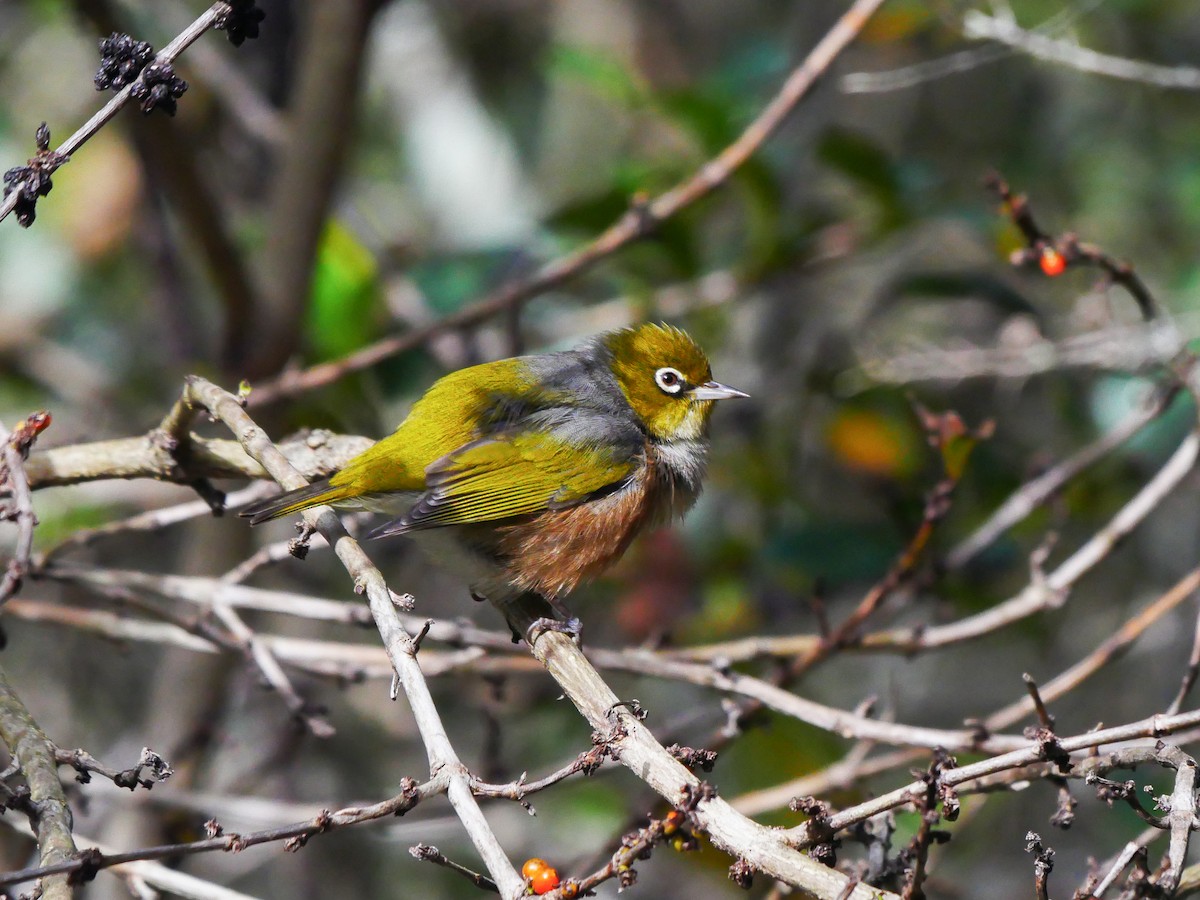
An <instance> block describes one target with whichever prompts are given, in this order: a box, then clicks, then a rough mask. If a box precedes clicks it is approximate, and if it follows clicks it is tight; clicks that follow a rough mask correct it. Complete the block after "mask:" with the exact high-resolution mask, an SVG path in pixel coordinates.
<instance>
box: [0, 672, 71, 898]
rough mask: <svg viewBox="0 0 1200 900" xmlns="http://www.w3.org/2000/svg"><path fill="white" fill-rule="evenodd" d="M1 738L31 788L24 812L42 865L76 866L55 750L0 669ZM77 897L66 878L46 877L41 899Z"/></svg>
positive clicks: (69, 819) (68, 808)
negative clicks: (73, 864) (34, 835)
mask: <svg viewBox="0 0 1200 900" xmlns="http://www.w3.org/2000/svg"><path fill="white" fill-rule="evenodd" d="M0 740H3V741H4V746H5V747H6V748H7V749H8V752H9V754H10V755H11V756H12V758H13V759H14V760H15V761H16V763H17V766H18V767H19V768H20V771H21V774H22V775H23V776H24V778H25V784H26V785H27V787H28V790H29V794H28V798H27V800H28V802H27V804H22V805H23V806H24V807H25V808H24V809H23V810H22V811H23V812H25V813H26V814H27V815H28V816H29V820H30V822H31V823H32V825H33V829H34V831H35V833H36V836H37V844H38V853H39V861H40V863H41V865H42V866H43V867H55V866H69V865H71V864H72V863H74V862H78V860H77V859H76V848H75V840H74V837H73V836H72V834H71V808H70V807H69V806H68V805H67V797H66V794H65V793H63V789H62V783H61V782H60V781H59V780H58V763H57V760H56V759H55V755H54V753H55V747H54V745H53V744H52V743H51V742H50V740H49V739H48V738H47V737H46V735H45V734H43V733H42V730H41V728H39V727H38V724H37V722H36V721H35V720H34V718H33V716H32V715H30V713H29V710H28V709H26V708H25V704H24V703H22V702H21V698H20V697H18V696H17V693H16V691H14V690H13V688H12V685H10V684H9V683H8V679H7V678H6V677H5V675H4V672H3V670H0ZM56 871H57V872H64V871H67V869H65V868H58V869H57V870H56ZM73 893H74V892H73V891H72V890H71V887H70V884H69V882H68V879H67V878H65V877H63V876H61V875H58V876H57V877H48V878H46V879H45V880H44V881H43V883H42V897H43V898H51V900H70V897H71V896H72V895H73Z"/></svg>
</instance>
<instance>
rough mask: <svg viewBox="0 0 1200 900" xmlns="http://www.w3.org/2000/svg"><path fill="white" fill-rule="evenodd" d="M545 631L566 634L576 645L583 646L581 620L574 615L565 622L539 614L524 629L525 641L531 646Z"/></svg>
mask: <svg viewBox="0 0 1200 900" xmlns="http://www.w3.org/2000/svg"><path fill="white" fill-rule="evenodd" d="M547 631H557V632H558V633H559V634H565V635H568V636H569V637H570V638H571V640H573V641H574V642H575V643H576V644H577V645H578V646H583V622H581V621H580V620H579V619H578V618H576V617H575V616H571V617H570V618H569V619H567V620H566V621H565V622H563V621H560V620H559V619H551V618H549V617H547V616H539V617H538V618H536V619H534V620H533V621H532V622H531V623H530V625H529V627H528V628H526V629H525V643H527V644H528V645H529V646H530V647H532V646H533V642H534V641H536V640H537V639H538V638H539V637H541V636H542V635H543V634H544V633H546V632H547Z"/></svg>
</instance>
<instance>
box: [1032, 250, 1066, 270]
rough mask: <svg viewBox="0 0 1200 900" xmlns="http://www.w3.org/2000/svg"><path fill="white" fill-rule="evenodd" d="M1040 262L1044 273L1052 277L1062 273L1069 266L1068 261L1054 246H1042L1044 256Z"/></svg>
mask: <svg viewBox="0 0 1200 900" xmlns="http://www.w3.org/2000/svg"><path fill="white" fill-rule="evenodd" d="M1038 264H1039V265H1040V266H1041V267H1042V272H1043V274H1045V275H1047V276H1049V277H1050V278H1054V277H1055V276H1057V275H1061V274H1062V273H1063V272H1064V271H1065V270H1066V268H1067V261H1066V260H1065V259H1064V258H1063V255H1062V254H1061V253H1059V252H1058V251H1057V250H1055V249H1054V248H1053V247H1043V248H1042V258H1041V259H1040V260H1039V261H1038Z"/></svg>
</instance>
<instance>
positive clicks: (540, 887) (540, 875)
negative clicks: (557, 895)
mask: <svg viewBox="0 0 1200 900" xmlns="http://www.w3.org/2000/svg"><path fill="white" fill-rule="evenodd" d="M529 886H530V887H532V888H533V892H534V893H535V894H548V893H550V892H551V891H552V890H554V889H555V888H556V887H558V872H557V871H556V870H555V869H554V868H553V867H551V866H546V867H545V868H543V869H538V870H537V872H535V873H534V874H533V875H532V876H531V877H530V879H529Z"/></svg>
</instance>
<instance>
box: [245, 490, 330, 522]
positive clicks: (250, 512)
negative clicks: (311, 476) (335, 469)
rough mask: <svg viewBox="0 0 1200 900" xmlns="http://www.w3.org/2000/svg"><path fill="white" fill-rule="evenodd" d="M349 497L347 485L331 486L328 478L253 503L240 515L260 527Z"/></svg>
mask: <svg viewBox="0 0 1200 900" xmlns="http://www.w3.org/2000/svg"><path fill="white" fill-rule="evenodd" d="M349 495H350V489H349V488H348V487H346V486H345V485H342V486H335V485H331V484H330V483H329V479H328V478H323V479H321V480H320V481H314V482H313V483H312V484H309V485H306V486H304V487H302V488H296V489H295V490H294V491H285V492H284V493H282V494H279V495H278V496H276V497H268V498H267V499H266V500H260V501H259V502H258V503H251V504H250V505H249V506H247V507H246V508H245V509H243V510H240V511H239V512H238V515H239V516H245V517H246V518H248V519H249V520H250V524H251V525H258V524H260V523H262V522H266V521H268V520H270V519H277V518H279V517H280V516H286V515H290V514H291V513H295V512H300V510H302V509H308V508H309V507H310V506H321V505H322V504H325V503H338V502H339V501H344V500H346V499H347V498H348V497H349Z"/></svg>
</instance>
